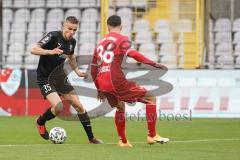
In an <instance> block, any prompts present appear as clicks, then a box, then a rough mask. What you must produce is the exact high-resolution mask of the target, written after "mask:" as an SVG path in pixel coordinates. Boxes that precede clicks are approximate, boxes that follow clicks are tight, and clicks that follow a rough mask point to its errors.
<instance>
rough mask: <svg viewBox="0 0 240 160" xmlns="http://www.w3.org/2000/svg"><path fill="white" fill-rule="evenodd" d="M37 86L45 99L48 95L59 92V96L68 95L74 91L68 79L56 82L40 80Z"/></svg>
mask: <svg viewBox="0 0 240 160" xmlns="http://www.w3.org/2000/svg"><path fill="white" fill-rule="evenodd" d="M37 84H38V86H39V88H40V90H41V93H42V95H43V97H44V99H46V96H47V95H49V94H50V93H53V92H57V93H58V94H59V95H61V94H68V93H69V92H71V91H72V90H74V88H73V86H72V85H71V84H70V83H69V82H68V78H67V77H61V78H56V79H54V80H49V79H38V80H37Z"/></svg>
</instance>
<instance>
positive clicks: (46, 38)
mask: <svg viewBox="0 0 240 160" xmlns="http://www.w3.org/2000/svg"><path fill="white" fill-rule="evenodd" d="M50 40H51V37H50V35H46V36H45V37H44V38H43V39H42V40H41V43H43V44H47V43H48V42H49V41H50Z"/></svg>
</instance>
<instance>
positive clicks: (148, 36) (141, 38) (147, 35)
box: [135, 31, 152, 44]
mask: <svg viewBox="0 0 240 160" xmlns="http://www.w3.org/2000/svg"><path fill="white" fill-rule="evenodd" d="M151 42H152V33H151V32H149V31H148V32H147V31H144V32H138V33H137V34H136V37H135V43H137V44H143V43H151Z"/></svg>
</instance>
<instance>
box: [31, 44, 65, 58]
mask: <svg viewBox="0 0 240 160" xmlns="http://www.w3.org/2000/svg"><path fill="white" fill-rule="evenodd" d="M31 53H32V54H35V55H55V54H62V53H63V50H61V49H59V48H54V49H53V50H48V49H43V48H42V47H41V46H40V45H38V44H36V45H34V46H33V47H32V49H31Z"/></svg>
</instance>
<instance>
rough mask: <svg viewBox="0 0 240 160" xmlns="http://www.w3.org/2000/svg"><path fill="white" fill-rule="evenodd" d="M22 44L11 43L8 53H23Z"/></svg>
mask: <svg viewBox="0 0 240 160" xmlns="http://www.w3.org/2000/svg"><path fill="white" fill-rule="evenodd" d="M24 54H25V50H24V44H23V43H18V42H16V43H11V44H10V46H9V49H8V55H24Z"/></svg>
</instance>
